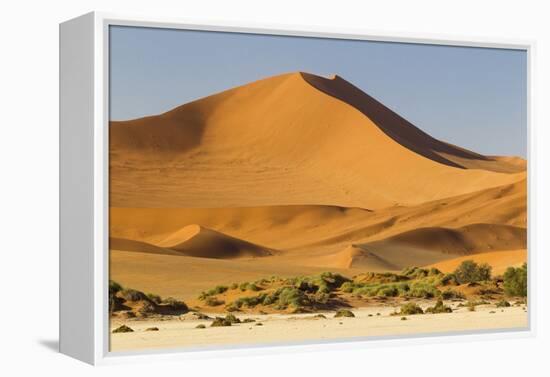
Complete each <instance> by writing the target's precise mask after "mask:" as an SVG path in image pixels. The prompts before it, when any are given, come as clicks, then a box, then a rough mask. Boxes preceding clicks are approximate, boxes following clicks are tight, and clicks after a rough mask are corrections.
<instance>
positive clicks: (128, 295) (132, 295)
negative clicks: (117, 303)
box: [120, 288, 149, 301]
mask: <svg viewBox="0 0 550 377" xmlns="http://www.w3.org/2000/svg"><path fill="white" fill-rule="evenodd" d="M120 295H121V296H122V298H124V299H125V300H127V301H142V300H145V301H149V298H148V297H147V295H146V294H145V293H143V292H141V291H137V290H135V289H130V288H127V289H123V290H121V291H120Z"/></svg>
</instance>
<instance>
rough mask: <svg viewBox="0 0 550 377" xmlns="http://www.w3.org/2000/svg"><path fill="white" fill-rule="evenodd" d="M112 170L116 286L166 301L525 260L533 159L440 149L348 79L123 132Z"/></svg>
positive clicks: (263, 86)
mask: <svg viewBox="0 0 550 377" xmlns="http://www.w3.org/2000/svg"><path fill="white" fill-rule="evenodd" d="M110 169H111V170H110V200H111V203H110V205H111V212H110V215H111V216H110V227H111V228H110V232H111V234H110V235H111V237H112V238H111V249H112V250H113V253H112V254H111V265H112V266H111V267H112V268H111V273H112V277H113V278H115V279H116V280H120V281H121V282H122V283H125V282H126V281H127V282H131V283H132V284H138V285H139V287H141V288H143V289H145V288H147V289H146V290H149V291H153V292H156V291H159V292H161V291H162V292H170V294H171V295H175V296H178V293H177V291H178V289H180V290H185V289H186V288H185V287H187V286H188V285H189V284H191V283H190V281H191V280H192V281H193V283H192V284H193V289H192V291H193V292H195V291H196V290H197V289H199V288H200V287H203V286H204V287H203V288H207V287H208V286H209V284H211V283H212V282H214V281H216V282H219V281H220V280H219V279H221V278H222V277H224V278H226V277H227V276H233V275H234V276H235V278H238V276H239V275H241V274H242V273H246V274H247V276H257V277H260V276H259V275H260V274H262V273H266V274H270V275H271V274H282V275H289V274H296V273H297V272H301V273H300V274H305V273H309V272H314V271H319V270H322V269H330V270H335V271H336V270H337V271H346V270H350V269H351V271H354V272H355V271H369V270H370V271H384V270H397V269H401V268H403V267H408V266H413V265H417V266H426V265H434V264H435V265H437V266H441V268H447V267H448V266H454V263H457V262H458V261H459V260H460V258H462V257H463V256H464V257H471V258H478V259H479V260H487V261H490V262H491V263H492V264H493V265H494V266H495V268H504V267H503V263H512V262H513V263H514V264H517V263H519V261H520V260H521V259H522V258H523V256H522V255H524V254H525V248H526V226H527V181H526V175H527V173H526V171H525V169H526V161H525V160H524V159H521V158H519V157H500V156H483V155H481V154H478V153H475V152H471V151H468V150H465V149H463V148H461V147H458V146H454V145H451V144H449V143H446V142H444V141H440V140H437V139H435V138H433V137H431V136H430V135H428V134H426V133H425V132H423V131H421V130H420V129H419V128H417V127H415V126H414V125H412V124H411V123H410V122H408V121H407V120H406V119H404V118H402V117H401V116H399V115H398V114H396V113H395V112H393V111H392V110H390V109H388V108H387V107H385V106H384V105H383V104H381V103H380V102H378V101H377V100H375V99H374V98H372V97H370V96H369V95H367V94H366V93H364V92H362V91H361V90H360V89H358V88H357V87H355V86H353V85H352V84H351V83H349V82H347V81H345V80H344V79H342V78H341V77H339V76H335V77H333V78H331V79H327V78H323V77H319V76H315V75H311V74H307V73H292V74H285V75H280V76H275V77H271V78H267V79H264V80H260V81H256V82H253V83H250V84H247V85H243V86H240V87H237V88H234V89H231V90H227V91H224V92H221V93H218V94H214V95H212V96H209V97H205V98H202V99H199V100H197V101H194V102H191V103H188V104H184V105H182V106H179V107H177V108H175V109H173V110H171V111H168V112H166V113H164V114H160V115H155V116H150V117H146V118H141V119H136V120H130V121H124V122H111V125H110ZM197 224H201V225H200V226H199V225H197ZM260 245H263V246H260ZM514 250H520V251H521V250H523V254H522V253H521V252H518V251H514ZM168 254H171V255H168ZM505 256H506V257H505ZM256 257H262V258H256ZM500 257H502V258H500ZM164 261H165V262H164ZM168 266H171V267H168ZM446 266H447V267H446ZM449 268H450V267H449ZM213 276H216V279H213ZM201 279H203V281H202V282H201ZM226 283H227V282H226ZM144 285H145V287H144ZM174 292H175V293H174ZM180 296H181V297H183V296H184V295H183V296H182V295H180Z"/></svg>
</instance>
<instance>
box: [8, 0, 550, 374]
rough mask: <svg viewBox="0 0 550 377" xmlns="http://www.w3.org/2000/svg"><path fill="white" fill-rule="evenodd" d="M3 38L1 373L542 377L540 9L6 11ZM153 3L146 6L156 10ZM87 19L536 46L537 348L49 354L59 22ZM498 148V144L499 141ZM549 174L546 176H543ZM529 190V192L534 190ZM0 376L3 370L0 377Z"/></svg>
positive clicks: (359, 6) (545, 88) (548, 344)
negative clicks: (347, 30) (90, 360)
mask: <svg viewBox="0 0 550 377" xmlns="http://www.w3.org/2000/svg"><path fill="white" fill-rule="evenodd" d="M1 4H2V5H1V8H2V9H1V12H0V17H1V18H2V20H1V22H0V28H1V33H0V38H1V45H0V46H1V48H2V53H1V57H0V64H1V69H0V75H1V79H0V90H1V92H0V93H1V94H2V99H1V100H2V101H1V105H0V127H1V128H0V129H1V131H2V134H1V136H0V154H1V156H0V157H1V158H0V163H1V172H0V177H1V180H0V182H1V183H0V198H2V201H1V205H0V222H1V224H0V225H1V228H0V229H1V231H0V234H1V241H0V253H1V254H0V255H1V257H0V258H1V259H0V279H1V285H0V287H1V289H0V292H1V295H0V302H1V306H0V348H1V356H0V360H1V362H0V370H4V372H5V370H9V369H13V370H12V372H11V373H8V374H6V373H3V374H4V375H6V376H9V375H22V374H23V372H35V373H46V374H48V375H50V374H53V373H60V374H66V373H67V374H68V373H71V374H78V375H81V376H87V375H98V374H102V375H106V376H107V375H113V376H114V375H117V376H121V375H132V376H142V375H143V376H156V375H165V373H166V375H177V376H189V375H203V376H207V375H218V376H224V377H225V376H231V375H236V374H239V375H243V376H248V375H256V376H258V375H259V376H262V377H263V376H279V375H281V374H283V375H286V376H324V375H327V376H346V375H350V374H354V375H357V376H359V375H366V376H369V375H372V376H393V375H409V376H414V375H422V376H430V375H445V376H449V377H451V376H464V375H469V376H479V375H488V376H520V375H533V376H537V375H539V376H540V375H547V373H548V372H549V370H550V364H549V361H550V360H549V359H548V355H549V350H550V328H549V319H550V302H549V301H550V300H549V297H550V295H549V292H550V274H546V275H545V273H546V272H547V270H548V268H550V258H549V254H550V247H549V242H548V239H547V238H545V237H544V233H545V232H546V233H548V232H549V230H550V228H549V227H548V225H549V223H548V210H550V207H549V195H550V187H549V182H548V181H549V180H548V171H549V170H550V169H548V167H547V166H546V165H547V163H548V162H550V159H549V150H550V138H549V134H550V131H549V128H548V127H549V125H550V123H549V120H550V118H549V106H550V97H549V87H550V85H549V67H550V28H549V26H548V25H549V21H548V17H549V15H550V12H549V10H548V9H545V8H546V7H545V6H544V4H545V2H544V1H504V0H499V1H483V2H482V1H470V0H461V1H457V2H450V1H441V0H434V1H422V0H416V1H411V0H402V1H385V2H382V1H380V2H371V1H366V0H363V1H357V2H352V1H345V0H338V1H323V0H315V1H311V2H308V1H301V2H298V1H297V0H295V1H292V0H288V1H287V0H264V1H259V0H250V1H246V0H231V1H227V0H226V1H223V0H220V1H208V0H202V1H198V0H197V1H186V0H173V1H170V0H156V1H144V0H121V1H113V0H111V1H108V0H96V1H92V0H80V1H74V0H73V1H70V0H66V1H62V0H57V1H55V0H53V1H39V0H36V1H29V0H20V1H6V0H5V1H3V2H2V3H1ZM153 4H154V5H153ZM91 10H104V11H117V12H124V13H134V14H144V15H160V16H163V15H164V16H170V17H185V18H188V17H192V18H196V19H197V20H198V21H215V20H221V19H224V20H231V21H245V22H246V21H253V22H255V23H258V22H269V23H279V24H291V25H301V24H302V25H303V24H309V25H325V26H330V27H339V26H340V27H341V26H345V27H352V28H364V29H365V30H366V31H368V30H369V29H370V30H376V31H388V32H409V31H410V32H414V33H430V34H432V33H435V34H441V35H442V36H444V35H450V36H461V37H464V38H467V37H468V36H482V37H497V38H527V39H535V40H536V41H537V51H536V71H535V75H536V76H535V98H534V101H535V106H536V113H535V114H534V122H535V128H536V136H537V140H536V145H535V147H536V149H537V153H536V155H535V156H533V159H532V160H535V159H536V162H537V171H536V176H535V178H536V187H535V188H536V189H537V192H538V196H537V198H536V200H535V201H534V206H533V209H535V210H536V218H535V219H534V220H535V221H536V228H535V229H534V231H535V232H536V233H540V234H535V241H536V245H534V246H536V252H537V265H536V266H532V268H535V269H536V270H537V275H536V288H537V295H536V300H537V301H538V306H537V307H536V309H535V310H536V316H537V318H538V322H537V324H538V326H537V328H538V335H537V337H536V338H531V339H519V340H506V341H502V340H500V341H481V342H466V343H464V342H453V343H447V344H437V343H435V342H431V343H430V344H428V345H425V344H424V345H421V346H418V345H417V346H399V347H395V346H393V347H384V348H377V349H372V348H371V349H363V350H361V349H359V350H354V351H345V352H344V351H337V352H314V353H295V354H294V353H293V354H286V355H278V356H277V355H275V356H262V357H240V358H225V359H219V360H195V361H186V362H185V363H169V364H147V365H130V366H128V365H126V366H116V367H102V368H99V369H93V368H91V367H88V366H86V365H84V364H82V363H80V362H77V361H75V360H72V359H69V358H67V357H65V356H62V355H59V354H56V353H55V352H54V351H53V348H55V347H56V346H57V344H56V342H57V332H58V324H57V321H58V317H57V316H58V313H57V307H58V296H57V290H58V279H57V276H58V254H57V247H58V225H57V224H58V167H57V166H58V125H57V121H58V25H57V24H58V23H59V22H62V21H64V20H66V19H69V18H72V17H75V16H78V15H80V14H82V13H85V12H88V11H91ZM497 137H498V135H497ZM545 173H546V174H545ZM532 183H533V182H532ZM530 225H531V226H535V224H530ZM0 373H1V372H0Z"/></svg>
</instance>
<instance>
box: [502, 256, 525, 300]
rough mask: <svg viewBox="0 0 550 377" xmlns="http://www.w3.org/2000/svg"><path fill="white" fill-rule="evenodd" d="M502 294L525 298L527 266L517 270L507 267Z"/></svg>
mask: <svg viewBox="0 0 550 377" xmlns="http://www.w3.org/2000/svg"><path fill="white" fill-rule="evenodd" d="M503 280H504V292H505V293H506V294H507V295H508V296H517V297H526V296H527V264H526V263H524V264H523V266H521V267H519V268H514V267H509V268H508V269H507V270H506V272H505V273H504V277H503Z"/></svg>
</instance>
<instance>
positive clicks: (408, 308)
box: [397, 302, 424, 315]
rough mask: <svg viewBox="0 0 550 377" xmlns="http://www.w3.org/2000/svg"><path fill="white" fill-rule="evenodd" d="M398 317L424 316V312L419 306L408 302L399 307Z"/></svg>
mask: <svg viewBox="0 0 550 377" xmlns="http://www.w3.org/2000/svg"><path fill="white" fill-rule="evenodd" d="M397 314H398V315H414V314H424V311H423V310H422V308H421V307H420V306H418V305H417V304H416V303H414V302H409V303H407V304H405V305H402V306H401V309H400V311H399V313H397Z"/></svg>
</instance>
